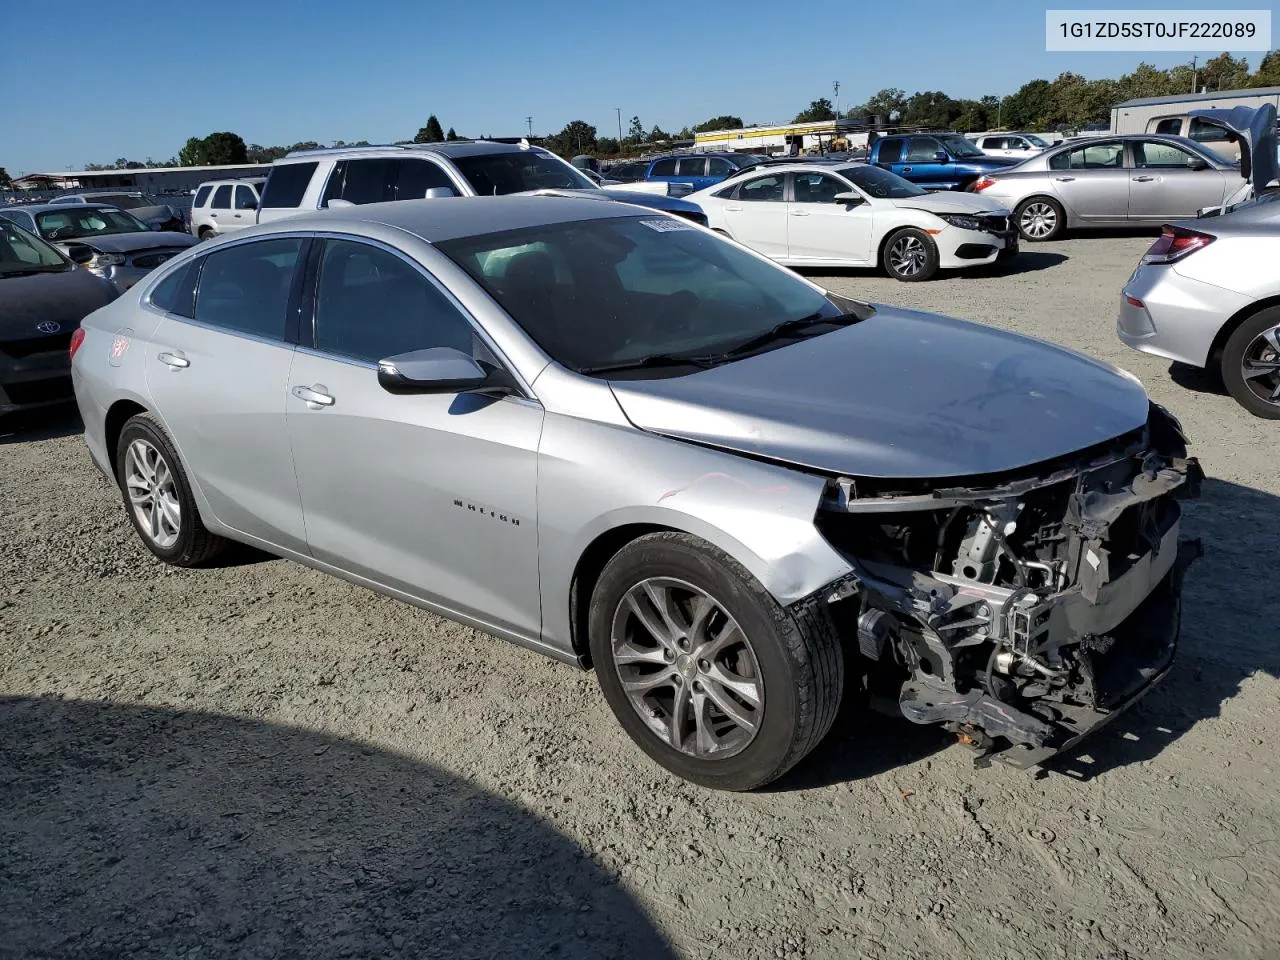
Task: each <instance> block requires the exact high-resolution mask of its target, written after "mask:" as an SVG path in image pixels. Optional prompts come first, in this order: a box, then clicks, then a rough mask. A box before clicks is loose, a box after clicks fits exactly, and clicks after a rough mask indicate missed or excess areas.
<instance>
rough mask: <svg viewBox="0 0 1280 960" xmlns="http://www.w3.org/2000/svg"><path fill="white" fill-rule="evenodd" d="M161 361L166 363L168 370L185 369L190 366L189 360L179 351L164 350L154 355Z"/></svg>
mask: <svg viewBox="0 0 1280 960" xmlns="http://www.w3.org/2000/svg"><path fill="white" fill-rule="evenodd" d="M156 359H157V360H159V361H160V362H161V363H164V364H168V366H169V369H170V370H185V369H186V368H187V367H189V366H191V361H190V360H188V359H187V358H186V357H184V356H183V355H182V354H180V353H170V352H169V351H167V350H166V351H165V352H164V353H162V354H160V355H159V356H157V357H156Z"/></svg>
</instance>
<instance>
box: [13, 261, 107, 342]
mask: <svg viewBox="0 0 1280 960" xmlns="http://www.w3.org/2000/svg"><path fill="white" fill-rule="evenodd" d="M115 298H116V288H115V287H114V286H112V285H111V284H110V283H108V282H107V281H106V280H103V279H102V278H101V277H98V276H94V275H93V274H92V273H90V272H89V271H88V270H81V269H79V268H76V269H74V270H68V271H66V272H64V273H33V274H31V275H30V276H25V277H0V340H24V339H27V338H29V337H48V336H54V335H56V334H59V333H70V331H72V330H74V329H75V328H76V326H78V325H79V323H80V321H81V320H83V319H84V318H85V317H86V316H88V315H89V314H91V313H93V311H95V310H97V309H98V308H99V307H102V306H105V305H106V304H108V303H110V302H111V301H112V300H114V299H115ZM41 323H56V324H58V326H59V327H60V328H61V329H59V330H52V331H50V330H37V329H36V325H37V324H41Z"/></svg>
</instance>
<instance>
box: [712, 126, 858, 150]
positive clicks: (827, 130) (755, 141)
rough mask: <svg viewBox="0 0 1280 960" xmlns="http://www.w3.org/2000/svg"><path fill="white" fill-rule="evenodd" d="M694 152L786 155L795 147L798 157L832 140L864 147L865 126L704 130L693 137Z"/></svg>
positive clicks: (829, 147)
mask: <svg viewBox="0 0 1280 960" xmlns="http://www.w3.org/2000/svg"><path fill="white" fill-rule="evenodd" d="M694 137H695V139H694V149H695V150H697V151H698V152H700V153H788V152H790V149H791V147H792V145H793V144H794V145H795V147H796V150H797V152H798V153H800V154H804V153H806V152H807V151H809V150H810V149H813V148H817V149H819V150H820V149H823V148H826V149H832V146H831V143H832V141H833V140H843V141H845V145H844V146H843V147H840V146H837V147H836V148H835V149H851V148H853V147H862V146H866V143H867V129H866V124H863V123H859V122H855V121H852V120H819V121H817V122H815V123H784V124H771V125H767V126H759V127H743V128H742V129H740V130H707V131H705V132H703V133H698V134H694Z"/></svg>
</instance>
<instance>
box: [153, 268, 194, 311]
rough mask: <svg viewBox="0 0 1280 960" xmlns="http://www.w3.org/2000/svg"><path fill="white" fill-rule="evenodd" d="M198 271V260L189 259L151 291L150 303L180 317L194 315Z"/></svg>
mask: <svg viewBox="0 0 1280 960" xmlns="http://www.w3.org/2000/svg"><path fill="white" fill-rule="evenodd" d="M199 273H200V261H199V260H189V261H187V263H185V264H184V265H183V266H181V267H179V268H178V269H177V270H175V271H173V272H172V273H171V274H169V275H168V276H167V277H165V278H164V279H163V280H161V281H160V282H159V283H158V284H156V288H155V289H154V290H152V291H151V296H150V297H149V298H148V299H149V300H150V301H151V305H152V306H154V307H158V308H159V309H161V310H163V311H165V312H166V313H176V314H177V315H178V316H180V317H194V316H195V301H196V276H197V275H198V274H199Z"/></svg>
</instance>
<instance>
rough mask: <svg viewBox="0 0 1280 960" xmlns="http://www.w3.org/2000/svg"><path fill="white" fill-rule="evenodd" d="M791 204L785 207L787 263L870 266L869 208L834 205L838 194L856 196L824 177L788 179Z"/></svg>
mask: <svg viewBox="0 0 1280 960" xmlns="http://www.w3.org/2000/svg"><path fill="white" fill-rule="evenodd" d="M791 183H792V200H791V202H790V203H788V204H787V207H788V214H789V218H788V224H787V248H788V256H789V257H790V258H791V259H801V258H802V259H806V260H810V259H812V260H840V261H853V262H856V263H874V262H875V253H874V251H873V250H872V243H871V217H872V214H871V204H870V203H865V202H864V203H860V204H858V205H856V206H854V205H851V204H848V203H837V202H836V195H837V194H840V193H857V191H856V190H854V188H853V187H851V186H850V185H849V184H848V183H846V182H845V181H844V180H842V179H840V178H839V177H835V176H832V175H831V174H828V173H808V172H802V173H794V174H792V175H791Z"/></svg>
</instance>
